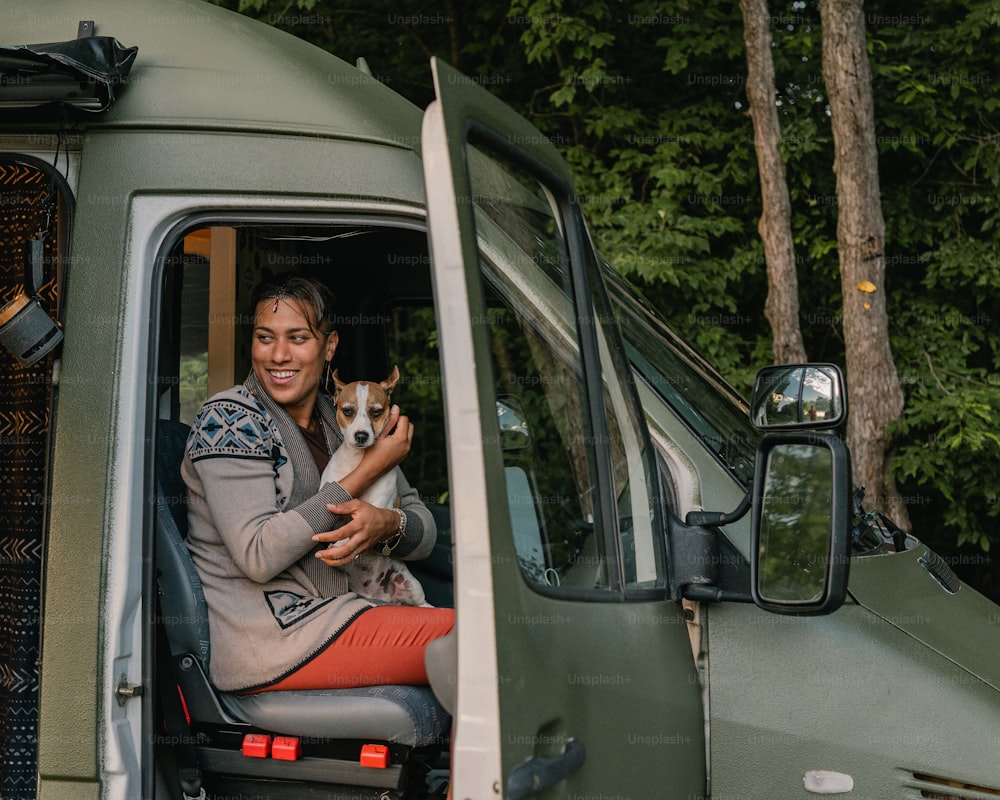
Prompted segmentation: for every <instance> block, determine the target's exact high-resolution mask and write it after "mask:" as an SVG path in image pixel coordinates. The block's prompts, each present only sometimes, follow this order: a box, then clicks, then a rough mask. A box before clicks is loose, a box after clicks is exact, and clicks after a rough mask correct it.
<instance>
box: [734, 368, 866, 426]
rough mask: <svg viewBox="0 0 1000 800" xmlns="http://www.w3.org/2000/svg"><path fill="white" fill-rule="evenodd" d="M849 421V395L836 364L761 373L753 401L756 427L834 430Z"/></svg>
mask: <svg viewBox="0 0 1000 800" xmlns="http://www.w3.org/2000/svg"><path fill="white" fill-rule="evenodd" d="M845 419H847V393H846V391H845V390H844V376H843V373H842V372H841V371H840V367H838V366H837V365H836V364H782V365H778V366H772V367H764V369H762V370H760V371H759V372H758V373H757V378H756V380H755V381H754V386H753V394H752V395H751V399H750V422H751V423H752V424H753V426H754V427H755V428H759V429H761V430H793V429H801V428H811V429H820V428H832V427H835V426H837V425H839V424H840V423H842V422H843V421H844V420H845Z"/></svg>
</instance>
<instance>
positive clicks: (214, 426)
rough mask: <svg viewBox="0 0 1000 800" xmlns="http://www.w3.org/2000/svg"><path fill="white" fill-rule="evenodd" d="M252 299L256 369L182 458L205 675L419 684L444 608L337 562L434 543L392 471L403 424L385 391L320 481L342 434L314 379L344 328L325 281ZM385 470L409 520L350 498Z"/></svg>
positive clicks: (447, 614) (284, 284) (245, 681)
mask: <svg viewBox="0 0 1000 800" xmlns="http://www.w3.org/2000/svg"><path fill="white" fill-rule="evenodd" d="M252 303H253V309H254V317H253V320H254V328H253V346H252V349H251V362H252V370H251V373H250V375H249V376H248V377H247V379H246V381H244V383H243V384H241V385H238V386H235V387H233V388H232V389H229V390H227V391H224V392H221V393H220V394H218V395H216V396H214V397H213V398H211V399H210V400H209V401H208V402H207V403H206V404H205V405H204V406H203V407H202V409H201V410H200V411H199V413H198V416H197V418H196V419H195V421H194V424H193V426H192V429H191V434H190V435H189V437H188V443H187V452H186V454H185V457H184V461H183V464H182V466H181V473H182V475H183V477H184V481H185V483H186V484H187V487H188V499H189V508H188V520H189V529H190V530H189V533H188V539H187V541H188V547H189V549H190V551H191V556H192V558H193V560H194V563H195V566H196V567H197V569H198V572H199V574H200V576H201V579H202V583H203V585H204V591H205V600H206V602H207V604H208V612H209V613H208V616H209V628H210V632H211V638H212V656H211V664H210V672H211V678H212V682H213V683H214V684H215V685H216V686H217V687H218V688H219V689H221V690H224V691H232V692H239V693H251V692H257V691H268V690H276V689H328V688H346V687H352V686H371V685H379V684H393V683H397V684H422V683H426V682H427V675H426V671H425V669H424V664H423V652H424V648H425V647H426V645H427V643H428V642H429V641H431V640H432V639H434V638H437V637H438V636H443V635H444V634H445V633H447V632H448V631H449V630H450V629H451V627H452V625H453V623H454V612H453V611H451V610H450V609H435V608H411V607H403V606H390V605H376V604H374V603H372V602H371V601H369V600H366V599H365V598H362V597H359V596H358V595H356V594H353V593H351V592H349V591H348V589H347V578H346V576H345V575H344V573H343V572H342V571H341V570H339V569H337V568H338V567H340V566H342V565H343V564H346V563H347V562H348V561H349V560H350V559H352V558H354V557H355V555H356V554H358V553H360V552H363V551H365V550H367V549H369V548H371V547H375V546H378V547H379V548H381V547H383V546H385V545H386V544H389V545H390V546H393V547H394V549H393V556H394V557H396V558H403V559H407V560H412V559H418V558H423V557H425V556H427V555H428V554H429V553H430V551H431V549H432V548H433V546H434V541H435V538H436V536H437V531H436V528H435V525H434V519H433V517H432V516H431V514H430V511H429V510H428V509H427V508H426V506H424V505H423V504H422V503H421V502H420V500H419V498H418V496H417V493H416V491H415V490H414V489H413V488H412V487H410V485H409V484H408V483H407V481H406V479H405V478H404V477H403V474H402V472H401V471H400V470H399V469H398V465H399V464H400V463H401V462H402V461H403V459H404V458H405V457H406V455H407V453H408V452H409V449H410V442H411V440H412V438H413V428H412V427H411V426H410V422H409V420H408V418H407V417H405V416H400V413H399V407H398V406H395V405H394V406H393V407H392V409H391V411H390V418H389V423H388V424H387V425H386V427H385V430H384V432H383V435H382V436H381V437H380V438H379V440H378V442H377V443H376V444H375V445H373V446H372V447H370V448H368V450H367V451H366V455H365V457H364V459H363V460H362V462H361V464H360V465H359V466H358V467H357V468H356V469H355V470H354V471H353V472H351V473H350V474H349V475H347V476H345V477H344V478H343V479H341V480H340V482H339V483H328V484H324V485H323V486H322V487H321V486H320V485H319V476H320V473H321V472H322V470H323V467H324V466H325V464H326V461H327V460H328V459H329V456H330V453H332V452H333V451H334V450H335V449H336V448H337V447H338V446H339V444H340V442H341V438H340V432H339V430H338V427H337V423H336V418H335V415H334V410H333V403H332V402H331V400H330V398H329V397H328V396H327V395H326V394H324V393H321V392H320V391H319V389H320V383H321V381H322V380H323V377H324V374H325V373H327V372H328V371H329V365H330V360H331V359H332V358H333V355H334V353H335V352H336V349H337V342H338V336H337V332H336V330H335V329H334V324H333V309H332V302H331V297H330V294H329V291H328V290H327V289H326V287H325V286H323V285H322V284H320V283H319V282H317V281H313V280H310V279H306V278H301V277H297V276H292V277H283V278H278V279H276V280H274V281H271V282H266V283H264V284H262V285H261V286H259V287H257V289H256V290H255V291H254V295H253V299H252ZM390 470H395V472H396V481H397V486H398V488H399V496H400V508H401V509H402V511H403V512H404V514H403V517H405V519H404V518H401V516H400V515H399V514H398V513H397V512H395V511H393V510H391V509H382V508H376V507H374V506H372V505H369V504H368V503H365V502H363V501H361V500H358V499H355V498H356V496H357V495H359V494H360V493H361V492H363V491H364V490H365V489H366V488H367V487H368V486H369V485H370V484H371V483H372V482H373V481H374V480H375V479H376V478H377V477H379V476H380V475H382V474H384V473H386V472H388V471H390ZM401 533H402V536H400V534H401ZM334 542H339V543H340V544H339V545H338V546H336V547H334V546H333V543H334ZM397 542H398V543H397Z"/></svg>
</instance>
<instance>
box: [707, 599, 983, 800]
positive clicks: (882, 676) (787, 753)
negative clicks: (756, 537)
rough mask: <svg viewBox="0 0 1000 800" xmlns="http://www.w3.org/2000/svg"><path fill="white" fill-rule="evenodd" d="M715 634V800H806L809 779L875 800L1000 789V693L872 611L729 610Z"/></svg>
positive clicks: (711, 622)
mask: <svg viewBox="0 0 1000 800" xmlns="http://www.w3.org/2000/svg"><path fill="white" fill-rule="evenodd" d="M708 631H709V648H710V664H711V678H710V685H711V722H710V724H711V729H712V744H711V763H712V775H711V781H712V795H713V796H714V797H769V798H776V799H778V798H800V797H805V796H808V795H807V794H806V793H805V792H804V789H803V779H804V776H805V773H806V772H807V771H810V770H832V771H836V772H841V773H844V774H847V775H851V776H852V778H853V780H854V787H855V794H856V796H858V797H864V798H888V797H907V796H910V795H909V794H904V793H903V789H902V784H903V783H904V782H905V781H911V782H912V781H913V780H914V776H915V775H918V774H927V775H932V776H937V777H939V778H945V779H949V780H954V781H960V782H964V783H969V784H973V785H979V786H992V787H996V785H997V775H996V761H995V755H994V754H995V752H996V738H995V737H994V736H991V735H990V734H989V733H988V732H989V731H993V730H995V728H996V720H997V718H998V715H1000V695H998V694H997V692H996V691H995V690H994V689H993V688H992V687H990V686H988V685H987V684H986V683H984V682H982V681H981V680H979V679H978V678H976V677H975V676H973V675H971V674H969V672H967V671H966V670H964V669H962V668H960V667H958V666H956V665H955V664H954V663H952V662H951V661H949V660H948V659H946V658H944V657H943V656H941V655H940V654H939V653H937V652H935V651H933V650H931V649H930V648H928V647H926V646H925V645H924V644H922V643H921V642H919V641H917V640H916V639H914V638H913V637H912V636H910V635H909V634H907V633H905V632H904V631H902V630H900V629H899V628H898V627H896V626H895V625H893V624H891V623H889V622H886V621H885V620H883V619H882V618H880V617H878V616H876V615H874V614H872V613H871V612H870V611H868V610H867V609H865V608H863V607H862V606H859V605H856V604H853V603H849V602H848V603H845V604H844V605H843V606H842V607H841V608H840V609H839V610H838V611H837V612H836V613H835V614H832V615H830V616H828V617H814V618H809V617H783V616H776V615H772V614H768V613H767V612H764V611H762V610H760V609H758V608H756V607H754V606H751V605H746V604H738V603H723V604H719V605H716V606H712V607H711V608H710V610H709V612H708ZM989 652H992V653H995V652H996V651H995V650H990V651H989ZM913 796H937V795H913ZM945 796H951V795H945ZM962 796H965V795H962ZM971 796H975V797H978V796H979V795H971Z"/></svg>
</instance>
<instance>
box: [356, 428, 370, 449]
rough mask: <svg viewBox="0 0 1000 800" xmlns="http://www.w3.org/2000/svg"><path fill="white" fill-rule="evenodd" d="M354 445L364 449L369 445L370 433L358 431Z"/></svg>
mask: <svg viewBox="0 0 1000 800" xmlns="http://www.w3.org/2000/svg"><path fill="white" fill-rule="evenodd" d="M354 443H355V444H357V445H358V447H363V446H364V445H366V444H367V443H368V431H358V432H357V433H355V434H354Z"/></svg>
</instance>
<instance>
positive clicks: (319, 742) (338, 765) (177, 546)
mask: <svg viewBox="0 0 1000 800" xmlns="http://www.w3.org/2000/svg"><path fill="white" fill-rule="evenodd" d="M188 432H189V427H188V426H187V425H185V424H183V423H180V422H175V421H172V420H163V419H161V420H159V421H158V428H157V442H156V487H157V503H156V556H155V564H156V574H157V584H158V590H159V604H160V619H159V622H160V624H161V625H162V627H163V632H164V634H165V640H166V649H168V650H169V663H170V668H171V670H172V672H173V676H172V677H173V679H174V680H175V681H176V683H177V686H178V689H179V691H180V693H181V696H182V698H183V701H184V706H185V711H186V713H187V716H188V718H189V724H190V726H191V728H192V731H195V732H196V740H197V741H198V742H199V746H197V747H196V754H197V757H198V761H199V763H200V766H201V768H202V769H203V770H204V771H205V772H208V773H219V774H227V775H234V774H235V775H252V776H258V777H268V778H271V777H285V778H292V779H297V778H299V779H305V780H314V781H318V782H320V783H322V782H336V783H338V784H347V785H359V786H383V785H384V786H385V787H386V788H400V787H403V786H405V785H406V784H405V780H406V775H405V774H404V773H406V772H407V769H406V767H407V765H408V761H409V760H410V756H411V753H412V751H416V750H421V749H422V750H423V752H425V753H430V754H432V755H435V754H437V753H439V752H440V751H442V750H443V749H444V746H445V745H446V744H447V739H448V732H449V729H450V726H451V718H450V717H449V715H448V713H447V712H446V711H445V710H444V709H443V708H442V707H441V705H440V703H438V701H437V699H436V698H435V696H434V694H433V692H432V691H431V689H430V688H429V687H426V686H373V687H366V688H358V689H330V690H322V691H274V692H263V693H260V694H256V695H250V696H246V697H240V696H237V695H233V694H229V693H226V692H221V691H218V690H217V689H215V687H213V686H212V684H211V682H210V681H209V679H208V675H209V663H210V659H211V643H210V639H209V627H208V609H207V606H206V604H205V597H204V594H203V592H202V585H201V579H200V577H199V575H198V572H197V570H196V569H195V566H194V562H193V561H192V560H191V556H190V554H189V552H188V549H187V546H186V544H185V542H184V537H185V535H186V533H187V513H186V509H187V505H186V499H187V489H186V487H185V485H184V482H183V480H182V479H181V475H180V463H181V460H182V458H183V456H184V449H185V445H186V441H187V436H188ZM159 663H164V659H162V658H161V661H160V662H159ZM159 679H160V680H167V681H169V680H170V679H171V676H169V675H168V676H163V675H161V676H160V677H159ZM234 733H235V734H242V735H236V736H234ZM247 734H252V735H263V736H268V737H300V741H301V740H305V741H304V744H303V745H302V751H303V755H305V756H309V757H307V758H303V759H301V760H298V761H288V760H284V759H282V760H280V761H275V760H274V758H278V757H277V756H274V758H267V757H263V758H262V757H254V756H250V757H248V756H246V755H245V749H246V745H245V739H246V735H247ZM257 741H260V740H259V739H258V740H257ZM283 741H284V739H283ZM372 744H375V745H376V746H381V747H384V748H385V749H386V750H387V751H388V754H389V761H390V764H389V766H388V767H383V768H380V769H371V768H370V767H369V766H366V765H365V759H364V750H363V748H364V746H365V745H372ZM368 752H371V750H369V751H368ZM369 763H370V762H369ZM296 765H300V766H298V767H297V766H296ZM372 781H376V782H372Z"/></svg>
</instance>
